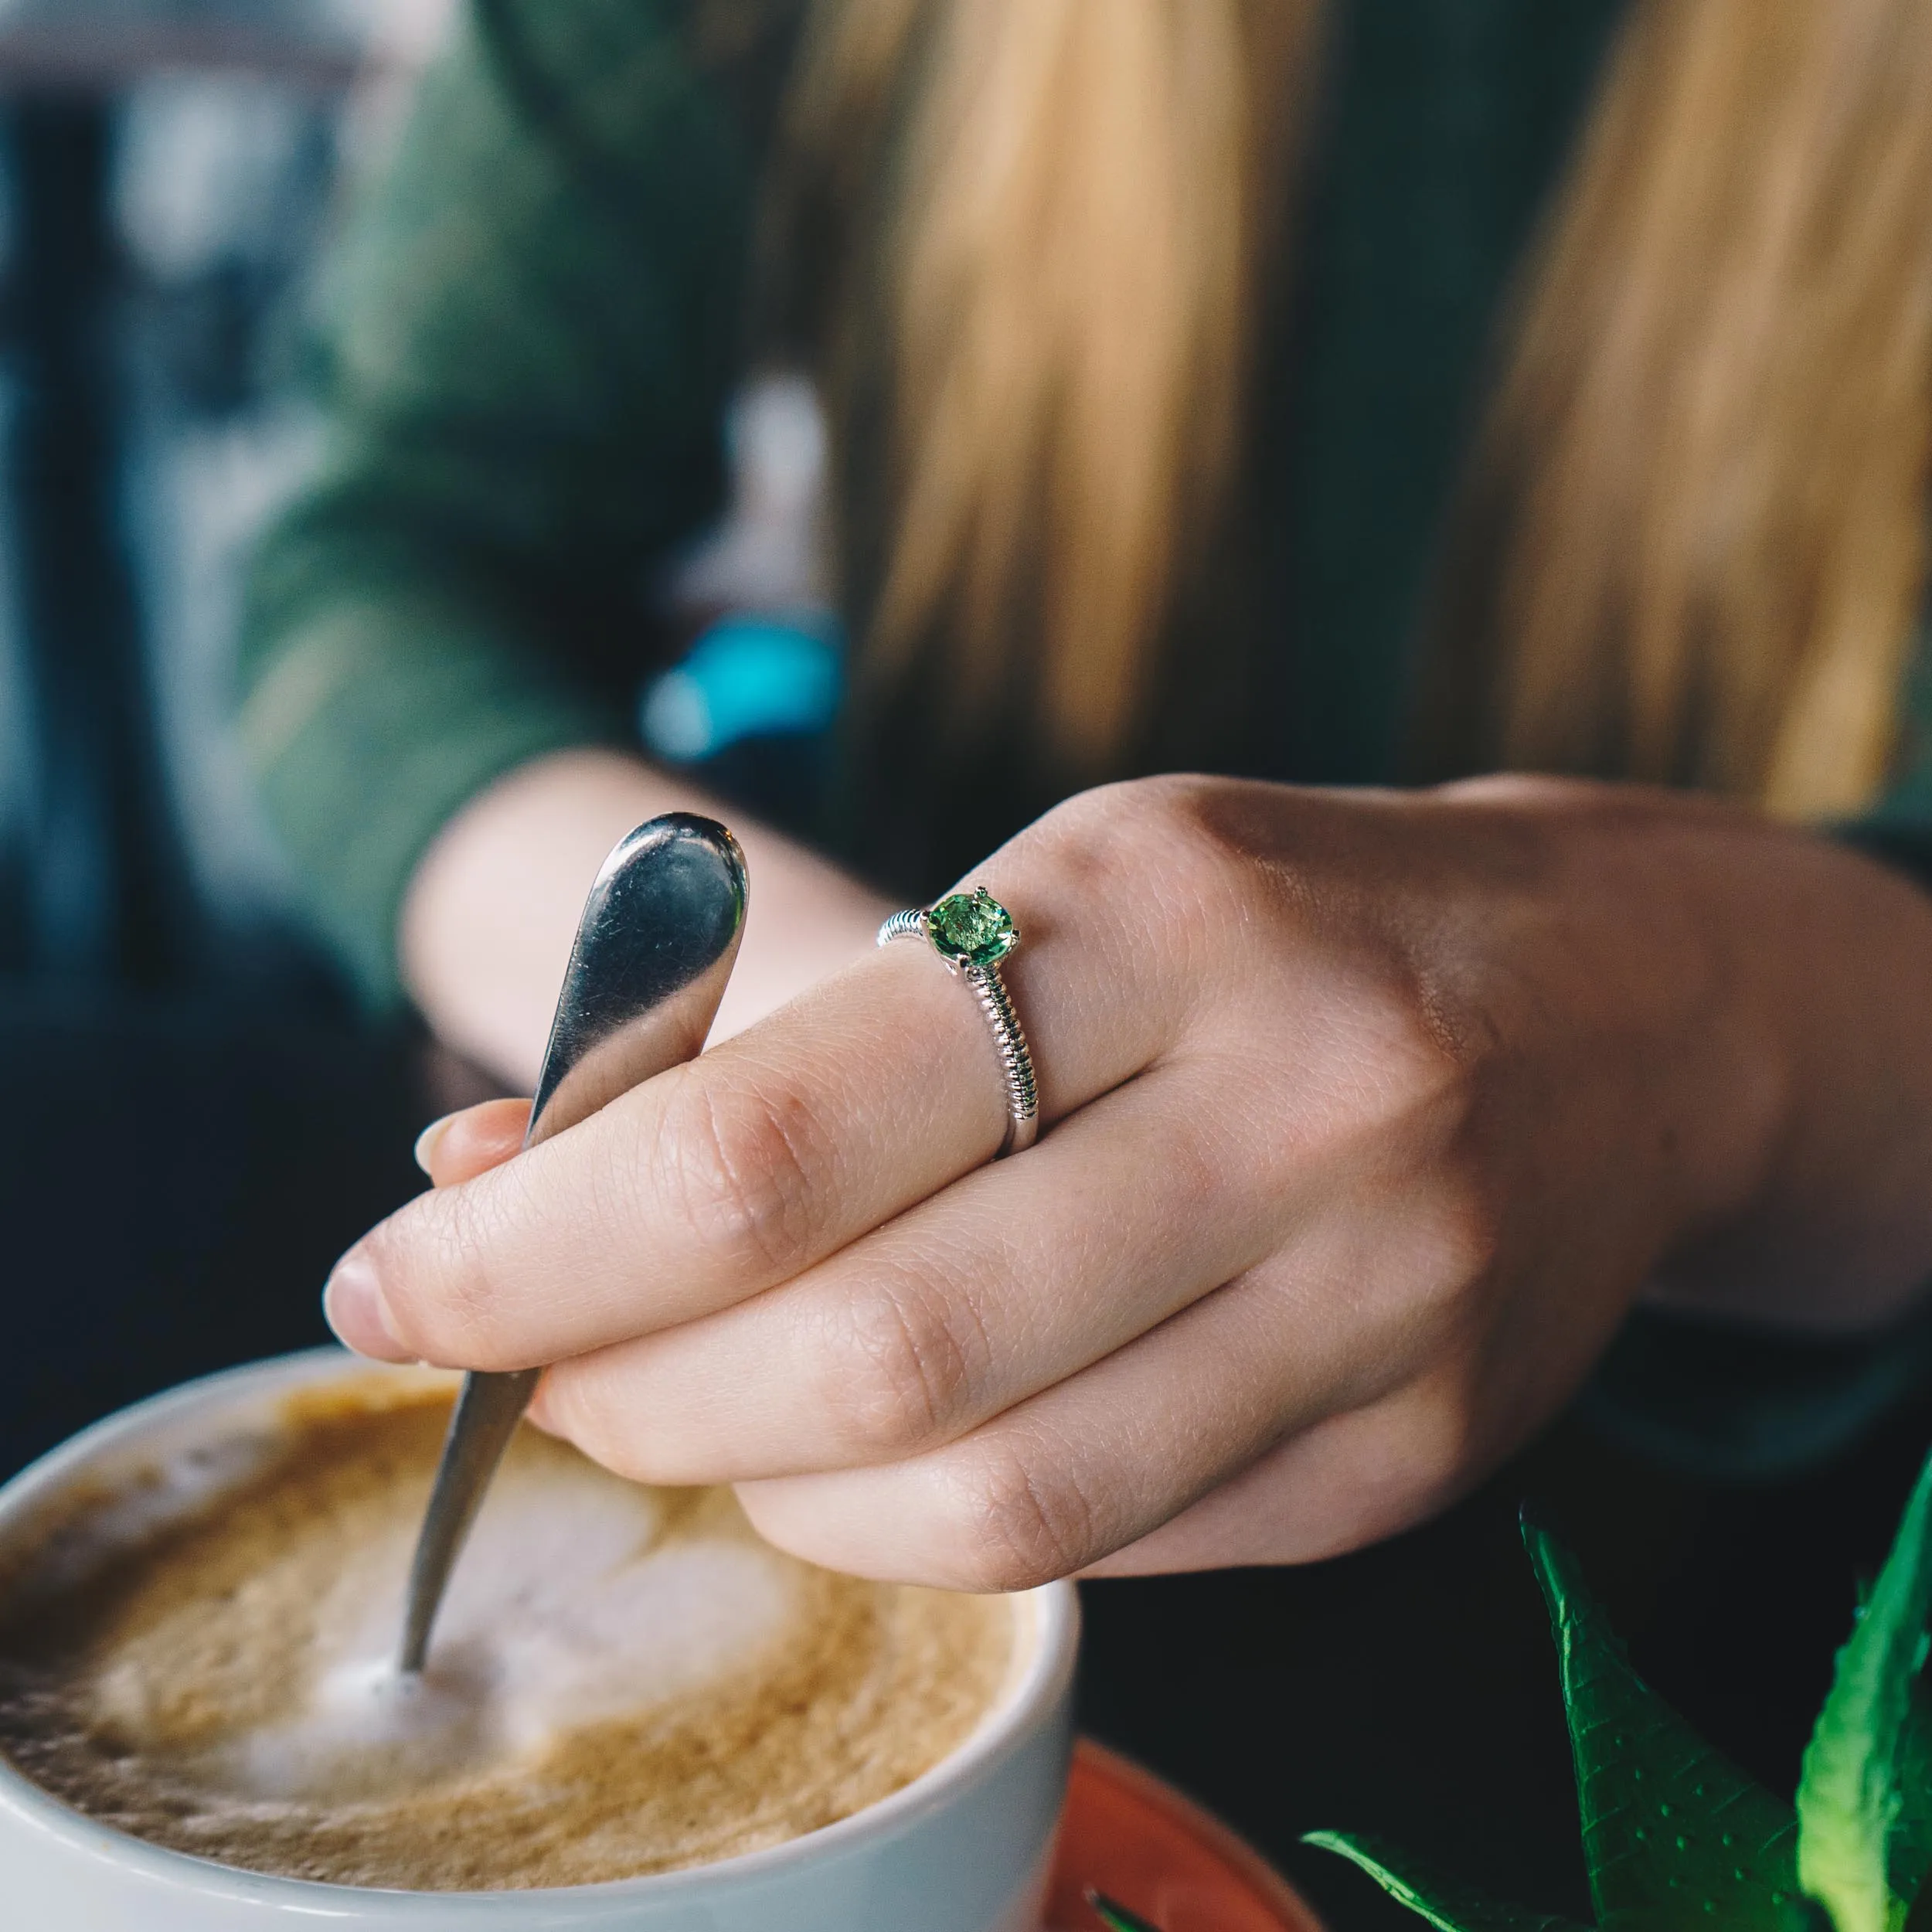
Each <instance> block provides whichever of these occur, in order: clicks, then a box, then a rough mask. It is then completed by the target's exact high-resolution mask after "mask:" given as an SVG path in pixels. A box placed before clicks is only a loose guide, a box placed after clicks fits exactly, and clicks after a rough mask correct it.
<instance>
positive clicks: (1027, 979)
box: [329, 778, 1932, 1589]
mask: <svg viewBox="0 0 1932 1932" xmlns="http://www.w3.org/2000/svg"><path fill="white" fill-rule="evenodd" d="M982 878H983V879H984V882H985V884H986V885H987V886H988V887H989V888H990V889H991V890H992V892H993V893H994V894H995V896H997V897H998V898H999V899H1001V900H1003V901H1004V902H1005V903H1006V904H1007V905H1009V906H1011V907H1012V910H1013V911H1014V913H1015V917H1016V919H1017V920H1018V921H1019V925H1020V927H1021V929H1022V934H1023V935H1024V937H1023V942H1022V945H1021V947H1020V948H1019V951H1018V952H1017V953H1016V954H1014V955H1013V957H1012V959H1011V960H1010V961H1009V962H1008V964H1007V966H1006V968H1005V971H1006V973H1007V977H1008V982H1009V985H1010V986H1011V988H1012V992H1013V996H1014V1000H1015V1005H1016V1006H1017V1007H1018V1009H1019V1012H1020V1014H1021V1015H1022V1019H1024V1021H1025V1022H1026V1026H1027V1028H1028V1030H1029V1035H1030V1036H1031V1038H1032V1045H1033V1049H1034V1053H1035V1057H1036V1062H1037V1065H1038V1069H1039V1076H1040V1083H1041V1096H1042V1108H1043V1120H1044V1121H1045V1123H1046V1132H1045V1133H1043V1136H1042V1138H1041V1140H1040V1141H1039V1145H1038V1146H1037V1147H1036V1148H1033V1149H1032V1150H1031V1151H1028V1152H1026V1153H1025V1154H1022V1155H1019V1156H1018V1157H1016V1158H1014V1159H1012V1160H1010V1161H1007V1162H1000V1163H998V1164H996V1165H988V1164H987V1162H988V1155H990V1154H991V1153H992V1151H993V1149H994V1148H995V1145H997V1143H998V1139H999V1136H1000V1133H1001V1129H1002V1124H1003V1108H1002V1088H1001V1083H1000V1081H999V1079H998V1074H997V1070H996V1066H995V1061H994V1057H993V1053H992V1046H991V1044H990V1042H989V1039H988V1034H987V1032H986V1030H985V1024H984V1022H983V1020H982V1018H981V1014H980V1012H979V1010H978V1006H977V1005H976V1004H975V1002H974V1000H973V999H972V998H971V995H970V994H969V992H968V990H967V988H965V987H964V985H959V984H957V983H955V982H954V981H952V980H951V979H950V978H948V976H947V974H946V972H945V971H944V969H943V968H942V967H941V966H940V962H939V961H937V959H936V958H934V957H931V956H930V954H929V953H928V952H927V951H925V950H924V949H922V948H920V947H914V946H910V945H907V946H900V947H892V948H889V949H888V950H886V951H883V952H881V953H879V954H876V955H875V956H873V957H871V958H869V959H868V960H867V961H865V962H864V963H863V964H859V965H856V966H855V967H853V968H850V969H849V970H847V971H844V972H843V973H842V974H840V975H838V976H836V977H835V978H832V979H831V980H829V981H826V982H825V983H823V984H821V985H818V986H817V987H815V988H813V989H812V990H811V992H808V993H807V994H806V995H804V996H803V997H802V998H799V999H798V1000H796V1001H794V1002H793V1003H792V1004H791V1005H790V1006H788V1007H787V1008H786V1009H784V1011H782V1012H779V1013H777V1014H776V1015H773V1016H772V1017H771V1018H770V1019H767V1020H765V1021H764V1022H761V1023H760V1025H758V1026H756V1027H754V1028H753V1029H752V1030H751V1031H750V1032H747V1033H746V1034H743V1035H742V1036H740V1037H739V1038H737V1039H733V1040H732V1041H730V1042H728V1043H726V1044H724V1045H723V1046H719V1047H717V1048H716V1049H713V1050H712V1051H710V1052H709V1053H706V1054H705V1055H704V1056H702V1059H700V1060H698V1061H696V1062H695V1063H692V1064H691V1065H690V1066H686V1067H682V1068H680V1069H678V1070H674V1071H673V1072H671V1073H667V1074H665V1075H664V1076H662V1077H661V1078H659V1079H657V1080H652V1081H650V1082H648V1083H646V1084H645V1085H644V1086H642V1087H639V1088H638V1089H636V1090H634V1091H632V1092H631V1093H630V1094H627V1095H625V1096H624V1097H623V1098H621V1100H617V1101H615V1102H614V1103H613V1104H611V1106H609V1107H607V1108H606V1109H605V1110H604V1111H603V1112H602V1113H601V1114H597V1115H596V1116H595V1117H593V1118H592V1119H590V1120H589V1121H586V1122H584V1123H583V1124H581V1125H580V1126H578V1127H576V1128H572V1129H571V1130H570V1131H567V1132H566V1133H564V1134H560V1135H558V1136H557V1137H556V1138H554V1139H553V1140H552V1141H549V1142H548V1143H546V1145H543V1146H541V1147H539V1148H536V1150H534V1151H532V1152H531V1153H529V1154H528V1155H524V1156H522V1158H518V1159H515V1160H513V1161H509V1162H508V1164H507V1165H500V1166H494V1167H492V1165H491V1164H492V1162H497V1161H502V1160H503V1159H504V1158H505V1157H506V1156H507V1155H509V1153H510V1152H512V1151H513V1149H514V1148H515V1141H516V1136H517V1133H518V1131H519V1128H520V1125H521V1116H520V1115H519V1114H517V1113H516V1111H515V1108H514V1107H508V1108H506V1107H505V1106H503V1105H502V1104H498V1106H497V1107H495V1108H494V1109H488V1110H484V1111H481V1112H479V1113H478V1114H473V1115H470V1116H464V1117H458V1119H457V1121H454V1123H452V1124H450V1125H449V1126H448V1127H447V1128H446V1129H444V1131H442V1132H441V1134H440V1136H439V1137H437V1139H436V1141H435V1145H434V1147H433V1148H432V1149H431V1151H430V1165H431V1167H432V1169H433V1171H434V1173H435V1175H436V1178H437V1179H438V1180H439V1182H443V1183H444V1185H442V1186H441V1187H440V1188H439V1189H438V1190H437V1192H434V1193H432V1194H430V1195H427V1196H423V1198H422V1199H420V1200H418V1201H416V1202H412V1203H411V1204H410V1206H407V1207H406V1208H404V1209H403V1210H402V1211H401V1212H400V1213H398V1214H396V1215H395V1216H393V1217H392V1218H391V1219H389V1221H387V1222H386V1223H384V1224H383V1226H380V1227H379V1228H378V1229H377V1230H375V1231H374V1232H373V1233H372V1234H370V1235H369V1236H367V1237H366V1238H365V1240H363V1241H362V1243H359V1245H358V1246H357V1247H355V1249H353V1250H351V1252H350V1253H349V1255H348V1256H347V1257H345V1259H344V1260H343V1262H342V1264H341V1265H340V1267H338V1270H337V1272H336V1274H335V1277H334V1279H333V1281H332V1284H331V1287H330V1291H329V1308H330V1314H331V1317H332V1320H333V1321H335V1325H336V1327H337V1328H338V1332H340V1333H341V1335H342V1337H343V1338H344V1339H345V1341H347V1342H349V1343H350V1344H351V1345H352V1346H354V1347H356V1348H359V1349H363V1350H365V1351H366V1352H369V1353H372V1354H375V1355H383V1356H387V1357H393V1358H409V1357H420V1358H423V1359H427V1360H430V1361H432V1362H442V1363H447V1364H454V1365H460V1366H465V1367H477V1368H491V1369H509V1368H519V1367H523V1366H529V1365H532V1364H536V1363H553V1364H555V1365H556V1366H553V1367H552V1368H551V1369H549V1373H548V1374H547V1375H546V1376H545V1378H544V1381H543V1386H542V1389H541V1391H540V1393H539V1397H538V1401H537V1406H536V1415H537V1418H538V1420H539V1421H541V1422H542V1423H543V1424H544V1425H545V1426H546V1427H549V1428H550V1429H553V1430H557V1431H559V1432H560V1433H561V1434H564V1435H566V1436H568V1437H570V1438H571V1439H573V1440H575V1441H576V1442H577V1443H578V1444H580V1446H581V1447H583V1449H584V1450H585V1451H587V1452H588V1453H589V1454H591V1455H592V1456H594V1457H595V1458H597V1459H598V1460H599V1461H602V1462H604V1463H607V1464H609V1465H610V1466H611V1468H614V1469H617V1470H618V1471H621V1472H623V1473H624V1474H626V1475H631V1476H634V1477H636V1478H640V1479H643V1480H647V1481H655V1482H667V1483H697V1482H716V1481H730V1482H734V1483H736V1484H737V1485H740V1494H741V1495H742V1497H743V1502H744V1504H745V1506H746V1508H747V1510H748V1511H749V1512H750V1515H751V1516H752V1518H753V1520H754V1521H755V1522H757V1525H758V1526H759V1527H760V1529H762V1530H763V1531H764V1532H765V1533H766V1535H767V1536H769V1537H770V1538H771V1539H772V1540H773V1541H774V1542H776V1543H779V1544H781V1546H784V1547H786V1548H787V1549H792V1550H794V1551H796V1552H798V1553H799V1554H801V1555H802V1556H807V1557H808V1558H811V1559H813V1560H816V1561H818V1562H820V1563H826V1564H828V1565H831V1566H835V1567H837V1568H840V1569H845V1570H854V1571H857V1572H859V1573H865V1574H869V1575H873V1576H879V1577H898V1578H906V1579H911V1580H918V1581H923V1582H928V1583H940V1584H947V1585H956V1586H964V1587H968V1588H974V1589H1001V1588H1008V1587H1016V1586H1021V1585H1026V1584H1031V1583H1037V1582H1039V1581H1041V1580H1043V1579H1046V1578H1048V1577H1055V1576H1059V1575H1061V1574H1063V1573H1067V1572H1070V1571H1073V1570H1081V1569H1085V1568H1090V1567H1092V1566H1101V1567H1103V1568H1104V1569H1108V1570H1120V1571H1124V1570H1157V1569H1173V1568H1182V1567H1191V1566H1203V1565H1210V1564H1223V1563H1256V1562H1281V1561H1295V1560H1303V1559H1308V1558H1312V1557H1317V1556H1323V1555H1326V1554H1329V1553H1334V1552H1337V1551H1339V1550H1342V1549H1348V1548H1349V1547H1351V1546H1355V1545H1357V1544H1359V1543H1363V1542H1365V1541H1367V1540H1369V1539H1373V1538H1375V1537H1378V1536H1383V1535H1386V1534H1387V1533H1389V1532H1391V1531H1393V1530H1395V1529H1399V1528H1400V1527H1401V1526H1403V1525H1405V1524H1407V1523H1410V1522H1413V1521H1415V1520H1416V1519H1418V1518H1419V1517H1420V1516H1422V1515H1425V1514H1427V1513H1428V1512H1430V1511H1432V1510H1434V1509H1436V1508H1437V1507H1439V1506H1440V1505H1441V1504H1442V1503H1444V1502H1445V1501H1446V1500H1447V1498H1450V1497H1451V1496H1453V1495H1454V1494H1455V1493H1457V1492H1458V1491H1459V1490H1461V1489H1462V1488H1465V1487H1466V1486H1468V1485H1469V1484H1470V1483H1471V1482H1472V1481H1474V1480H1475V1479H1476V1478H1478V1476H1479V1475H1481V1474H1482V1473H1483V1471H1485V1470H1486V1469H1487V1468H1489V1467H1490V1466H1491V1465H1492V1464H1494V1463H1495V1461H1497V1460H1498V1458H1500V1457H1502V1455H1504V1454H1505V1453H1506V1452H1507V1451H1509V1450H1510V1449H1511V1448H1512V1447H1514V1446H1515V1444H1518V1443H1519V1442H1520V1441H1521V1440H1522V1439H1523V1438H1524V1437H1525V1436H1526V1434H1528V1433H1529V1432H1530V1431H1531V1430H1533V1429H1535V1428H1536V1427H1537V1425H1538V1424H1539V1423H1541V1422H1542V1421H1543V1420H1544V1419H1545V1418H1546V1417H1548V1416H1549V1414H1550V1413H1552V1412H1553V1410H1555V1409H1556V1407H1557V1406H1559V1405H1560V1404H1561V1403H1563V1401H1564V1400H1565V1399H1566V1397H1567V1396H1569V1395H1570V1393H1571V1392H1572V1391H1573V1389H1575V1388H1576V1386H1577V1384H1578V1383H1579V1381H1580V1379H1581V1378H1582V1377H1583V1376H1584V1374H1585V1373H1586V1372H1587V1369H1589V1367H1590V1364H1591V1362H1592V1361H1593V1360H1594V1358H1595V1357H1596V1355H1597V1353H1598V1352H1599V1351H1600V1349H1601V1348H1602V1347H1603V1345H1604V1343H1605V1342H1606V1341H1607V1338H1609V1336H1610V1335H1611V1333H1612V1332H1613V1331H1614V1328H1616V1326H1617V1324H1618V1322H1619V1321H1621V1318H1622V1317H1623V1315H1624V1311H1625V1310H1626V1308H1628V1305H1629V1304H1630V1302H1631V1300H1632V1298H1633V1297H1634V1296H1635V1295H1636V1294H1638V1292H1639V1291H1640V1290H1641V1289H1643V1288H1644V1287H1645V1285H1646V1284H1652V1285H1653V1286H1654V1287H1655V1290H1656V1291H1658V1292H1659V1293H1663V1294H1672V1295H1675V1297H1676V1298H1679V1299H1680V1300H1689V1301H1697V1302H1699V1303H1700V1304H1702V1305H1704V1306H1706V1307H1711V1308H1731V1309H1733V1310H1736V1311H1740V1312H1747V1313H1755V1314H1757V1315H1763V1316H1766V1317H1768V1318H1776V1319H1782V1320H1786V1321H1799V1322H1807V1321H1808V1322H1811V1323H1815V1324H1818V1325H1855V1324H1857V1323H1859V1322H1869V1321H1876V1320H1879V1319H1882V1318H1884V1317H1885V1316H1886V1315H1889V1314H1891V1313H1893V1312H1894V1311H1898V1310H1900V1309H1901V1308H1903V1306H1904V1305H1905V1304H1906V1300H1907V1298H1909V1296H1910V1293H1911V1291H1912V1287H1913V1284H1914V1283H1916V1282H1917V1281H1919V1280H1920V1279H1922V1278H1923V1277H1924V1276H1925V1275H1926V1274H1927V1272H1928V1271H1932V1185H1928V1182H1932V1037H1929V1036H1932V1028H1928V1027H1927V1024H1926V1015H1927V1014H1928V1013H1932V906H1927V904H1926V903H1924V902H1923V901H1922V900H1921V899H1920V896H1919V895H1918V893H1917V891H1916V890H1915V889H1913V888H1912V887H1910V886H1908V885H1906V884H1905V883H1902V882H1900V881H1899V880H1897V879H1894V878H1893V877H1892V876H1889V875H1888V874H1886V873H1885V872H1883V871H1881V870H1880V869H1879V868H1878V867H1876V866H1873V865H1871V864H1869V862H1866V861H1865V860H1863V859H1860V858H1859V857H1857V856H1855V855H1852V854H1850V853H1849V852H1844V851H1842V850H1839V849H1835V848H1834V847H1832V846H1830V845H1827V844H1826V843H1825V842H1822V841H1818V840H1815V839H1813V838H1809V837H1807V836H1805V835H1801V834H1797V833H1793V832H1786V831H1782V830H1780V829H1777V828H1774V827H1771V826H1769V825H1766V824H1764V822H1762V821H1760V820H1758V819H1757V818H1753V817H1752V816H1750V815H1747V814H1744V813H1742V812H1738V811H1732V810H1730V809H1727V808H1722V807H1719V806H1715V805H1712V804H1705V803H1699V802H1697V801H1691V800H1686V799H1683V798H1672V797H1667V796H1664V795H1661V794H1648V793H1641V792H1636V791H1629V790H1626V789H1620V788H1609V787H1595V786H1587V785H1581V784H1559V783H1555V782H1546V781H1485V782H1482V783H1480V784H1470V785H1464V786H1460V787H1450V788H1448V789H1446V790H1444V791H1438V792H1434V793H1426V794H1326V793H1318V792H1308V791H1293V790H1290V789H1288V788H1286V787H1278V786H1270V785H1262V784H1243V783H1237V782H1233V781H1219V780H1209V779H1192V778H1188V779H1165V780H1158V781H1147V782H1144V783H1140V784H1131V785H1124V786H1120V787H1113V788H1111V789H1108V790H1105V791H1098V792H1095V793H1091V794H1087V795H1086V796H1084V797H1082V798H1078V799H1076V800H1074V801H1072V802H1071V803H1070V804H1067V805H1066V806H1064V807H1063V808H1060V810H1059V811H1055V812H1053V813H1052V814H1051V815H1049V816H1048V817H1047V818H1045V819H1043V821H1040V822H1039V824H1038V825H1036V826H1034V827H1033V828H1031V829H1030V830H1029V831H1028V832H1026V833H1025V834H1023V835H1022V836H1021V837H1019V838H1017V839H1015V841H1013V842H1012V844H1011V845H1008V846H1007V847H1005V849H1003V850H1002V851H1001V852H999V853H998V854H997V855H995V857H994V858H992V859H990V860H989V861H988V862H987V864H986V866H985V868H984V869H983V872H981V873H979V874H976V875H975V876H974V882H973V883H977V882H978V880H979V879H982ZM756 893H757V880H756V878H755V876H754V879H753V894H754V896H755V895H756Z"/></svg>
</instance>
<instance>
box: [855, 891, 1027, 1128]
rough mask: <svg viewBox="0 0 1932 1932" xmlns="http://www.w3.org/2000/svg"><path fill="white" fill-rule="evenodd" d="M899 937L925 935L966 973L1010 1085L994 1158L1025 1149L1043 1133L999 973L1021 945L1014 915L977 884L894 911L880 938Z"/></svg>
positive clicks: (1020, 1035)
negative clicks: (923, 904) (934, 901)
mask: <svg viewBox="0 0 1932 1932" xmlns="http://www.w3.org/2000/svg"><path fill="white" fill-rule="evenodd" d="M895 939H923V940H925V941H926V943H927V944H928V945H929V946H930V947H932V949H933V951H934V952H936V953H937V954H938V955H939V956H940V958H941V959H942V960H944V961H945V963H946V970H947V971H948V972H949V973H961V974H964V975H965V978H966V983H967V984H968V985H969V986H971V988H972V989H973V992H974V995H975V997H976V998H978V1001H979V1005H980V1010H981V1012H983V1013H985V1015H986V1023H987V1025H988V1026H990V1027H991V1028H992V1031H993V1046H994V1048H995V1050H996V1051H997V1052H998V1055H999V1070H1000V1075H1001V1077H1002V1080H1004V1081H1005V1087H1006V1135H1005V1139H1003V1140H1002V1141H1001V1142H1000V1144H999V1151H998V1153H996V1154H995V1155H994V1156H993V1158H994V1159H995V1160H996V1161H1000V1160H1004V1159H1005V1158H1006V1156H1007V1155H1009V1154H1020V1153H1023V1152H1025V1151H1026V1149H1027V1148H1029V1147H1031V1146H1032V1145H1033V1142H1034V1141H1035V1139H1036V1138H1037V1137H1038V1135H1039V1087H1038V1086H1037V1085H1036V1083H1035V1081H1034V1079H1033V1056H1032V1053H1030V1052H1029V1050H1028V1049H1027V1045H1026V1029H1025V1028H1024V1027H1022V1026H1021V1025H1020V1023H1019V1014H1017V1013H1016V1012H1014V1011H1013V1001H1012V995H1011V994H1009V992H1007V990H1006V982H1005V980H1003V979H1002V978H1001V977H1000V972H999V962H1000V961H1002V959H1004V958H1005V957H1006V955H1007V954H1009V953H1010V952H1011V951H1012V950H1013V948H1014V947H1015V946H1017V945H1018V944H1019V927H1017V926H1015V924H1014V923H1013V916H1012V913H1009V911H1008V910H1006V908H1005V906H1002V904H1001V903H999V901H998V900H997V899H995V897H994V896H992V893H989V892H988V890H987V889H986V888H985V886H975V888H974V889H973V890H972V891H971V892H970V893H953V894H951V896H949V897H947V898H945V899H942V900H940V902H939V903H938V904H937V905H936V906H927V907H925V908H924V909H923V910H920V909H919V908H917V907H915V908H913V910H909V911H906V912H903V913H893V916H892V917H891V918H889V920H886V923H885V924H884V925H883V926H881V927H879V944H880V945H882V946H889V945H890V944H892V942H893V940H895Z"/></svg>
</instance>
